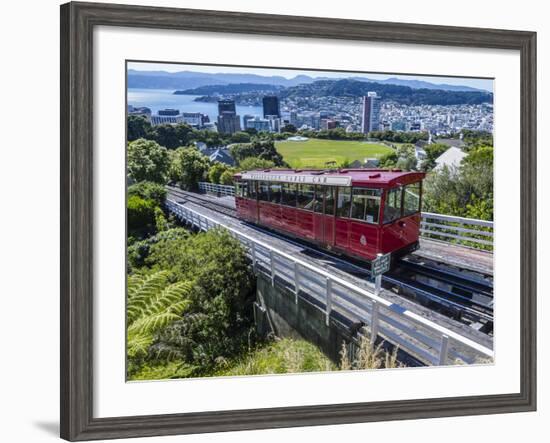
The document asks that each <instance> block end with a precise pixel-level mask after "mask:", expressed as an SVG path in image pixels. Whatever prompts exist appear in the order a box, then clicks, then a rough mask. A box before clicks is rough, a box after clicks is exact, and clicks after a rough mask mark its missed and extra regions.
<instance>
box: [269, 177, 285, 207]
mask: <svg viewBox="0 0 550 443" xmlns="http://www.w3.org/2000/svg"><path fill="white" fill-rule="evenodd" d="M281 187H282V186H281V184H280V183H273V182H272V183H270V185H269V201H270V202H271V203H277V204H280V203H281Z"/></svg>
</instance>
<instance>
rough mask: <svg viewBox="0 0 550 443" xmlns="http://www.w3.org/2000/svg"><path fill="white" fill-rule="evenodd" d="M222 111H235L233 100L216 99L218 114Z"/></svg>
mask: <svg viewBox="0 0 550 443" xmlns="http://www.w3.org/2000/svg"><path fill="white" fill-rule="evenodd" d="M224 112H232V113H233V114H236V113H237V110H236V108H235V100H219V101H218V115H222V114H223V113H224Z"/></svg>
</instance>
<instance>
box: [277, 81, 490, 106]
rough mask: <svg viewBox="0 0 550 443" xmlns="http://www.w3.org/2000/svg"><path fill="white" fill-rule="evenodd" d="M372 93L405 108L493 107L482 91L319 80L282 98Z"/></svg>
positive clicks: (290, 90)
mask: <svg viewBox="0 0 550 443" xmlns="http://www.w3.org/2000/svg"><path fill="white" fill-rule="evenodd" d="M369 91H374V92H376V93H378V94H379V95H380V96H381V97H382V98H383V99H384V100H393V101H396V102H398V103H401V104H406V105H459V104H480V103H492V102H493V94H492V93H489V92H482V91H445V90H442V89H427V88H422V89H415V88H411V87H409V86H400V85H392V84H383V83H374V82H367V81H363V80H352V79H341V80H320V81H316V82H313V83H310V84H302V85H299V86H293V87H290V88H286V89H285V90H284V91H282V92H281V97H291V98H292V97H296V98H298V97H327V96H335V97H360V96H364V95H367V93H368V92H369Z"/></svg>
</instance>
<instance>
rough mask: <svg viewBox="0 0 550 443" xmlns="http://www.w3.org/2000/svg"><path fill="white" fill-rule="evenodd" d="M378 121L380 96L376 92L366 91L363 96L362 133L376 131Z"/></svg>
mask: <svg viewBox="0 0 550 443" xmlns="http://www.w3.org/2000/svg"><path fill="white" fill-rule="evenodd" d="M379 123H380V97H378V95H376V92H368V93H367V95H366V96H364V97H363V126H362V128H361V129H362V131H361V132H363V134H368V133H369V132H371V131H378V126H379Z"/></svg>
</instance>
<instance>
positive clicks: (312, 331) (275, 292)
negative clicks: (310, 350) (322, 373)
mask: <svg viewBox="0 0 550 443" xmlns="http://www.w3.org/2000/svg"><path fill="white" fill-rule="evenodd" d="M254 314H255V319H256V327H257V331H258V333H259V334H261V335H268V334H270V333H272V334H274V335H276V336H277V337H291V338H303V339H305V340H307V341H309V342H311V343H314V344H315V345H316V346H317V347H319V349H321V351H322V352H323V353H324V354H325V355H327V356H328V357H329V358H330V359H331V360H333V361H334V362H339V361H340V351H341V349H342V343H343V342H345V343H346V344H347V345H350V344H351V346H352V347H353V346H354V345H355V344H356V342H357V333H358V331H359V330H360V329H361V327H362V326H363V323H362V322H361V321H359V320H358V319H350V318H346V317H344V316H342V315H340V314H339V313H338V312H337V311H336V310H333V311H332V312H331V315H330V317H329V321H328V322H327V321H326V320H327V319H326V314H325V306H324V305H323V304H321V303H320V302H319V301H317V300H316V299H314V298H312V297H311V296H309V295H308V294H306V293H304V292H302V291H301V292H300V293H299V295H298V296H296V294H295V293H294V292H293V291H291V290H289V289H288V288H287V287H285V286H283V285H279V284H276V283H275V284H272V281H271V279H270V278H269V277H266V276H264V275H263V274H262V273H258V277H257V292H256V303H255V307H254ZM327 323H328V324H327ZM350 350H351V349H350Z"/></svg>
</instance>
